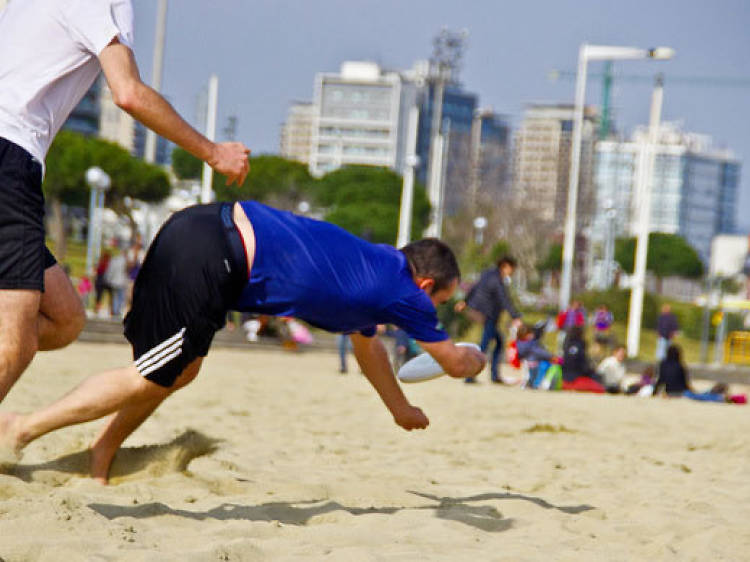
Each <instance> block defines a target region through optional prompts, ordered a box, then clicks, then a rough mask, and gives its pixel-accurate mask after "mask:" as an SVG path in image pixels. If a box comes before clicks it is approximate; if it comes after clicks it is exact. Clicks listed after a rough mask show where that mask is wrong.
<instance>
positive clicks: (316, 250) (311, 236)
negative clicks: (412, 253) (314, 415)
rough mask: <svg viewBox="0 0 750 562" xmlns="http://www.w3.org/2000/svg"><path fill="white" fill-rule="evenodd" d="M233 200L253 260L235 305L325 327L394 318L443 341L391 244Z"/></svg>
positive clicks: (366, 328)
mask: <svg viewBox="0 0 750 562" xmlns="http://www.w3.org/2000/svg"><path fill="white" fill-rule="evenodd" d="M241 205H242V208H243V210H244V211H245V214H246V215H247V217H248V219H249V220H250V223H251V224H252V225H253V230H254V231H255V259H254V261H253V265H252V269H251V271H250V279H249V280H248V283H247V285H246V286H245V289H244V290H243V291H242V295H241V296H240V299H239V301H238V303H237V306H236V308H237V309H238V310H241V311H247V312H258V313H261V314H270V315H273V316H294V317H296V318H300V319H302V320H304V321H306V322H309V323H310V324H312V325H314V326H318V327H319V328H323V329H324V330H328V331H330V332H347V333H351V332H361V333H362V334H364V335H366V336H372V335H374V334H375V328H376V326H377V324H395V325H396V326H399V327H400V328H402V329H403V330H404V331H405V332H406V333H408V334H409V335H410V336H411V337H412V338H414V339H415V340H418V341H424V342H437V341H443V340H446V339H448V335H447V334H446V333H445V332H444V331H443V330H442V329H440V328H438V318H437V312H436V311H435V307H434V306H433V304H432V301H431V300H430V298H429V297H428V296H427V294H426V293H425V292H424V291H423V290H421V289H420V288H419V287H417V285H416V284H415V283H414V280H413V279H412V275H411V270H410V268H409V264H408V262H407V260H406V257H405V256H404V254H403V253H402V252H400V251H399V250H397V249H395V248H393V247H391V246H387V245H385V244H371V243H369V242H366V241H365V240H362V239H360V238H357V237H356V236H354V235H352V234H350V233H348V232H347V231H345V230H343V229H342V228H339V227H338V226H335V225H333V224H330V223H326V222H322V221H317V220H313V219H309V218H306V217H300V216H297V215H294V214H292V213H289V212H287V211H279V210H278V209H273V208H271V207H268V206H266V205H263V204H261V203H256V202H255V201H244V202H242V203H241Z"/></svg>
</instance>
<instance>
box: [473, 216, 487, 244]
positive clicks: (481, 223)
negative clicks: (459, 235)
mask: <svg viewBox="0 0 750 562" xmlns="http://www.w3.org/2000/svg"><path fill="white" fill-rule="evenodd" d="M485 228H487V219H486V218H485V217H477V218H475V219H474V231H475V233H474V242H476V244H477V246H481V245H482V244H484V229H485Z"/></svg>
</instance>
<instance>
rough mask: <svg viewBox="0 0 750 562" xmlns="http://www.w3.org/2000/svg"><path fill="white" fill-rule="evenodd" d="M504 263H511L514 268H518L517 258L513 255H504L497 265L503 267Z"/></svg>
mask: <svg viewBox="0 0 750 562" xmlns="http://www.w3.org/2000/svg"><path fill="white" fill-rule="evenodd" d="M504 265H509V266H511V267H512V268H513V269H515V268H516V258H514V257H513V256H503V257H501V258H500V259H499V260H497V267H503V266H504Z"/></svg>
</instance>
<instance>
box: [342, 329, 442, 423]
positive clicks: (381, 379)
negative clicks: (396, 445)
mask: <svg viewBox="0 0 750 562" xmlns="http://www.w3.org/2000/svg"><path fill="white" fill-rule="evenodd" d="M351 340H352V347H353V348H354V356H355V357H356V358H357V362H358V363H359V366H360V367H361V368H362V372H363V373H364V374H365V376H366V377H367V380H368V381H370V384H371V385H372V386H373V388H375V390H376V391H377V393H378V394H379V395H380V398H381V399H382V400H383V403H384V404H385V405H386V407H387V408H388V410H389V411H390V412H391V414H393V419H394V421H395V422H396V423H397V424H398V425H400V426H401V427H403V428H404V429H406V430H407V431H411V430H412V429H424V428H425V427H427V426H428V425H429V423H430V420H428V419H427V416H425V415H424V413H423V412H422V410H420V409H419V408H416V407H414V406H412V405H411V404H409V401H408V400H407V399H406V396H404V393H403V391H402V390H401V387H400V386H399V384H398V382H397V381H396V377H395V376H394V374H393V369H392V368H391V363H390V361H389V360H388V352H387V351H386V349H385V346H384V345H383V342H382V341H380V339H379V338H378V337H377V336H374V337H371V338H368V337H366V336H363V335H362V334H352V335H351Z"/></svg>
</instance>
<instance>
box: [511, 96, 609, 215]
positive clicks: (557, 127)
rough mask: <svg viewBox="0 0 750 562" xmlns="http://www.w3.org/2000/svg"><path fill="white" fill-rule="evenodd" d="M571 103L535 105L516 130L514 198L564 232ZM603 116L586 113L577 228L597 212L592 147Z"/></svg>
mask: <svg viewBox="0 0 750 562" xmlns="http://www.w3.org/2000/svg"><path fill="white" fill-rule="evenodd" d="M573 113H574V107H573V105H572V104H554V105H546V104H531V105H529V106H527V107H526V110H525V112H524V116H523V121H522V122H521V126H520V128H519V129H518V130H517V131H516V134H515V142H514V154H513V198H514V201H515V203H516V204H517V205H518V206H519V208H526V209H527V210H528V212H533V213H534V214H535V216H536V217H538V219H539V220H542V221H547V222H554V223H555V224H558V225H559V226H560V228H562V226H563V224H564V222H565V216H566V213H567V202H568V183H569V174H570V146H571V142H572V136H573V117H574V115H573ZM597 119H598V114H597V111H596V109H595V108H593V107H586V108H584V122H583V131H582V145H581V164H580V176H579V177H580V179H579V184H578V190H579V191H578V209H577V214H576V217H577V224H578V226H579V227H581V226H583V225H585V224H587V223H588V222H589V220H590V219H591V214H592V212H593V204H592V203H593V197H592V196H593V166H592V164H593V148H594V142H595V137H596V121H597Z"/></svg>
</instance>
